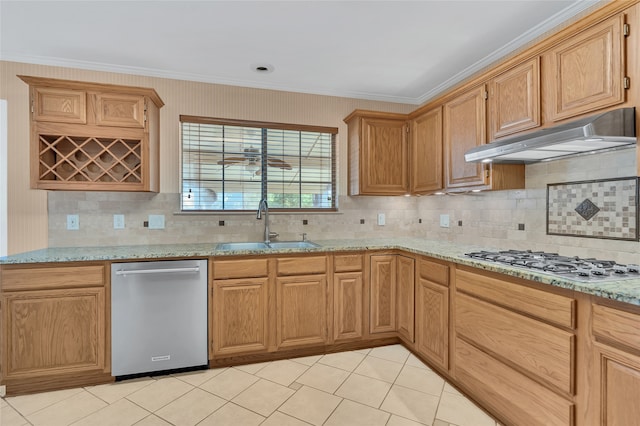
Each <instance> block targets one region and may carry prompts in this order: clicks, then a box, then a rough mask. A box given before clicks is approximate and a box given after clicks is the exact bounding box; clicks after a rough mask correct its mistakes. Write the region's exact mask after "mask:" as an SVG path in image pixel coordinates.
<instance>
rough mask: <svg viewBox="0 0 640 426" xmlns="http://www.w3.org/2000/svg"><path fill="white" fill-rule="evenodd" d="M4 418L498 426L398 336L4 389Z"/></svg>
mask: <svg viewBox="0 0 640 426" xmlns="http://www.w3.org/2000/svg"><path fill="white" fill-rule="evenodd" d="M0 425H2V426H22V425H34V426H40V425H43V426H56V425H61V426H62V425H65V426H66V425H74V426H81V425H82V426H103V425H104V426H107V425H113V426H126V425H137V426H163V425H188V426H190V425H201V426H208V425H215V426H225V425H233V426H243V425H247V426H251V425H262V426H308V425H324V426H359V425H363V426H377V425H380V426H385V425H386V426H411V425H433V426H449V425H456V426H465V425H472V426H484V425H487V426H496V422H495V421H494V420H493V419H491V418H490V417H489V416H487V415H486V414H485V413H484V412H483V411H482V410H480V409H479V408H477V407H476V406H475V405H474V404H473V403H472V402H470V401H469V400H468V399H466V398H465V397H463V396H462V395H461V394H460V393H459V392H457V391H456V390H455V389H454V388H453V387H451V386H450V385H449V384H447V383H446V382H445V381H444V380H442V379H441V378H440V377H439V376H438V375H437V374H435V373H434V372H433V371H431V370H430V369H429V368H428V367H427V366H425V365H424V364H423V363H422V362H421V361H420V360H419V359H418V358H416V357H415V356H413V355H412V354H410V353H409V351H407V349H405V348H404V347H403V346H401V345H392V346H383V347H379V348H375V349H364V350H357V351H352V352H342V353H335V354H329V355H324V356H322V355H319V356H310V357H304V358H295V359H291V360H282V361H273V362H266V363H260V364H251V365H246V366H238V367H232V368H218V369H211V370H205V371H198V372H191V373H182V374H174V375H169V376H159V377H154V378H141V379H135V380H128V381H124V382H118V383H113V384H107V385H100V386H91V387H85V388H77V389H68V390H61V391H55V392H45V393H39V394H34V395H24V396H16V397H8V398H5V399H0Z"/></svg>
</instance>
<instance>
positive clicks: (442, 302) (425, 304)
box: [416, 277, 449, 370]
mask: <svg viewBox="0 0 640 426" xmlns="http://www.w3.org/2000/svg"><path fill="white" fill-rule="evenodd" d="M416 350H417V351H418V352H419V353H420V354H421V355H424V356H425V357H426V358H428V359H429V360H431V361H432V362H434V363H435V364H436V365H438V366H440V367H442V368H443V369H444V370H447V369H448V368H449V288H448V287H445V286H442V285H439V284H436V283H433V282H431V281H429V280H426V279H424V278H422V277H420V278H419V279H418V281H417V283H416Z"/></svg>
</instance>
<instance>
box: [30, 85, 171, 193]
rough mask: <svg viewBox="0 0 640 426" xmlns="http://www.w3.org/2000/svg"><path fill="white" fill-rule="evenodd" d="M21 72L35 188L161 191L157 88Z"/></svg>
mask: <svg viewBox="0 0 640 426" xmlns="http://www.w3.org/2000/svg"><path fill="white" fill-rule="evenodd" d="M19 77H20V78H21V79H22V80H23V81H24V82H26V83H27V84H29V90H30V105H31V149H30V157H31V161H30V167H31V173H30V175H31V187H32V188H35V189H59V190H81V191H100V190H101V191H149V192H158V191H159V143H160V127H159V124H160V108H161V107H162V106H163V105H164V104H163V102H162V100H161V99H160V97H159V96H158V94H157V93H156V92H155V90H153V89H148V88H140V87H129V86H116V85H110V84H98V83H88V82H80V81H68V80H56V79H50V78H39V77H29V76H19Z"/></svg>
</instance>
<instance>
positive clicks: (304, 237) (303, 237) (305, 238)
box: [300, 232, 307, 241]
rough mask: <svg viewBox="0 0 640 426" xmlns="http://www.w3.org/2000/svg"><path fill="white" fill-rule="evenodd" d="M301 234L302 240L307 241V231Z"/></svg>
mask: <svg viewBox="0 0 640 426" xmlns="http://www.w3.org/2000/svg"><path fill="white" fill-rule="evenodd" d="M300 235H302V241H307V233H306V232H303V233H302V234H300Z"/></svg>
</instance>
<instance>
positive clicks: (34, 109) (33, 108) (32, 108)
mask: <svg viewBox="0 0 640 426" xmlns="http://www.w3.org/2000/svg"><path fill="white" fill-rule="evenodd" d="M34 112H36V107H35V101H34V100H33V99H31V114H33V113H34Z"/></svg>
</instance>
